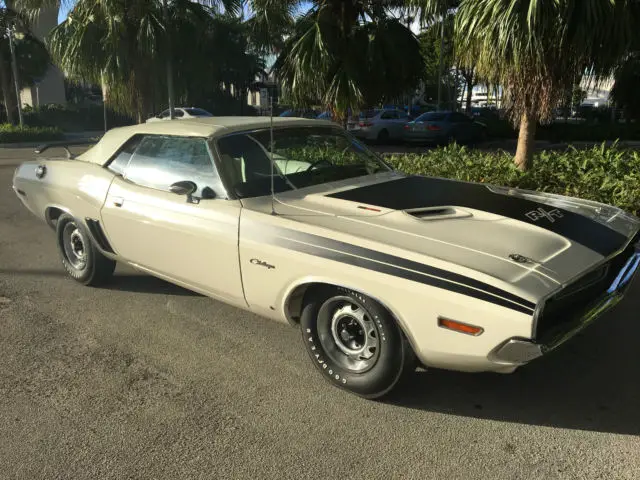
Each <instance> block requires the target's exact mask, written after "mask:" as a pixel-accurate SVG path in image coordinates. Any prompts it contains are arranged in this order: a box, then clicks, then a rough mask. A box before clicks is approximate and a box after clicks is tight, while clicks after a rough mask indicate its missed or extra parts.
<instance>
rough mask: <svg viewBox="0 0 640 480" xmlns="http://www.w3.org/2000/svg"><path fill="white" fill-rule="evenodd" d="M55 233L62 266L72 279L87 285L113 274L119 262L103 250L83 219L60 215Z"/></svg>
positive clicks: (97, 282) (101, 280)
mask: <svg viewBox="0 0 640 480" xmlns="http://www.w3.org/2000/svg"><path fill="white" fill-rule="evenodd" d="M56 236H57V243H58V251H59V252H60V258H61V260H62V265H63V266H64V269H65V270H66V271H67V273H68V274H69V276H70V277H71V278H73V279H74V280H76V281H77V282H80V283H82V284H84V285H100V284H102V283H104V282H106V281H107V280H108V279H109V278H110V277H111V275H112V274H113V271H114V269H115V267H116V262H115V261H113V260H111V259H109V258H107V257H105V256H104V255H102V253H100V251H99V250H98V249H97V248H96V247H95V245H94V244H93V242H92V241H91V237H90V236H89V232H87V229H86V228H85V227H84V225H83V224H82V223H81V222H79V221H78V220H76V219H75V218H74V217H72V216H71V215H69V214H67V213H64V214H62V215H60V217H59V218H58V222H57V224H56Z"/></svg>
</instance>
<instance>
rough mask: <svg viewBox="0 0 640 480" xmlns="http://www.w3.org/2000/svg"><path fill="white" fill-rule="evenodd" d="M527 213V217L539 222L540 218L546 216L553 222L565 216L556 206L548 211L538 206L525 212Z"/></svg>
mask: <svg viewBox="0 0 640 480" xmlns="http://www.w3.org/2000/svg"><path fill="white" fill-rule="evenodd" d="M525 215H526V216H527V218H528V219H529V220H532V221H534V222H537V221H538V220H540V219H542V218H546V219H547V220H549V221H550V222H551V223H554V222H555V221H556V219H558V218H562V217H564V215H563V214H562V212H561V211H560V210H558V209H557V208H554V209H553V210H548V211H547V210H545V209H544V208H542V207H541V208H538V209H536V210H531V211H530V212H527V213H525Z"/></svg>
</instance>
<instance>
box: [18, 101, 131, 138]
mask: <svg viewBox="0 0 640 480" xmlns="http://www.w3.org/2000/svg"><path fill="white" fill-rule="evenodd" d="M24 121H25V123H26V124H27V125H30V126H33V127H56V128H60V129H61V130H63V131H65V132H79V131H91V130H104V109H103V107H102V105H88V106H77V105H56V104H46V105H42V106H40V107H37V108H31V107H28V108H25V111H24ZM134 123H135V121H134V120H133V118H131V117H128V116H126V115H121V114H119V113H116V112H114V111H113V110H111V109H109V108H108V109H107V126H108V128H114V127H120V126H123V125H133V124H134Z"/></svg>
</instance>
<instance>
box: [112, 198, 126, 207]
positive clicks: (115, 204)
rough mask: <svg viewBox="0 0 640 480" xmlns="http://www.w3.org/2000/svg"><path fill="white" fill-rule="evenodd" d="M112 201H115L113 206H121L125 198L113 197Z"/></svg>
mask: <svg viewBox="0 0 640 480" xmlns="http://www.w3.org/2000/svg"><path fill="white" fill-rule="evenodd" d="M112 201H113V206H114V207H121V206H122V204H123V203H124V198H122V197H113V199H112Z"/></svg>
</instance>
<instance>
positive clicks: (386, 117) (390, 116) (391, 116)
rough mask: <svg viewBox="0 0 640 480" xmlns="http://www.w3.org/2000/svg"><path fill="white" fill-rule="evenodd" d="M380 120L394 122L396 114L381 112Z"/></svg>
mask: <svg viewBox="0 0 640 480" xmlns="http://www.w3.org/2000/svg"><path fill="white" fill-rule="evenodd" d="M380 118H381V119H382V120H394V119H396V118H398V114H397V113H396V112H383V113H382V115H380Z"/></svg>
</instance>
